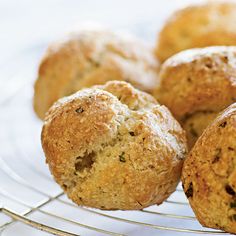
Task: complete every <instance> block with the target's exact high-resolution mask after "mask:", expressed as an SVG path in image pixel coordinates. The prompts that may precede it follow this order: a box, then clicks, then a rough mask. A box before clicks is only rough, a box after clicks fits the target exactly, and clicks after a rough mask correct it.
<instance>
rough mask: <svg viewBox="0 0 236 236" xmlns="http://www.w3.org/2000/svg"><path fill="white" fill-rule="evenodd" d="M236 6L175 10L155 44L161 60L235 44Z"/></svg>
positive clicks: (210, 5) (212, 4)
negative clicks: (188, 52) (184, 52)
mask: <svg viewBox="0 0 236 236" xmlns="http://www.w3.org/2000/svg"><path fill="white" fill-rule="evenodd" d="M234 22H236V4H235V3H232V2H213V1H212V2H208V3H204V4H199V5H193V6H189V7H186V8H184V9H181V10H179V11H176V12H175V13H174V14H173V15H172V16H171V17H170V18H169V20H168V21H167V23H166V24H165V25H164V27H163V29H162V30H161V32H160V34H159V38H158V42H157V48H156V55H157V56H158V58H159V59H160V60H161V61H164V60H166V59H167V58H168V57H170V56H172V55H174V54H176V53H177V52H180V51H182V50H185V49H189V48H198V47H206V46H217V45H228V46H229V45H236V28H235V23H234Z"/></svg>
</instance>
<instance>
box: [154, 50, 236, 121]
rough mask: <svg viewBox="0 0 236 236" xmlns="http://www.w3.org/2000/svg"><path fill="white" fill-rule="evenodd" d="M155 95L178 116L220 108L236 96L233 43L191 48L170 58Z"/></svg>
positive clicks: (235, 56)
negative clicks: (230, 45)
mask: <svg viewBox="0 0 236 236" xmlns="http://www.w3.org/2000/svg"><path fill="white" fill-rule="evenodd" d="M155 96H156V97H157V99H159V101H160V102H161V103H162V104H164V105H166V106H167V107H168V108H169V109H170V110H171V112H172V113H173V114H174V116H175V117H176V118H177V119H178V120H182V119H185V118H186V117H188V116H189V115H191V114H194V113H196V112H215V111H218V112H219V111H221V110H222V109H224V108H226V107H227V106H228V105H230V104H232V103H233V102H234V101H235V99H236V47H224V46H218V47H207V48H202V49H190V50H186V51H183V52H180V53H178V54H176V55H174V56H172V57H171V58H169V59H168V60H167V61H166V62H165V63H164V64H163V65H162V68H161V71H160V86H159V87H158V88H157V89H156V92H155Z"/></svg>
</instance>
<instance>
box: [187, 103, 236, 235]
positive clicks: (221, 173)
mask: <svg viewBox="0 0 236 236" xmlns="http://www.w3.org/2000/svg"><path fill="white" fill-rule="evenodd" d="M235 140H236V103H234V104H232V105H231V106H229V107H228V108H227V109H225V110H224V111H223V112H222V113H221V114H219V115H218V117H217V118H216V119H215V120H214V122H213V123H212V124H211V125H209V126H208V127H207V129H206V130H205V131H204V132H203V134H202V135H201V137H200V138H199V139H198V141H197V142H196V144H195V145H194V147H193V149H192V150H191V152H190V154H189V156H188V157H187V159H186V160H185V163H184V167H183V172H182V181H183V187H184V191H185V194H186V196H187V198H188V200H189V202H190V205H191V207H192V208H193V210H194V212H195V214H196V216H197V218H198V220H199V221H200V222H201V223H202V224H203V225H204V226H207V227H213V228H220V229H223V230H225V231H227V232H232V233H236V224H235V215H236V208H235V206H236V201H235V197H236V168H235V163H236V158H235V157H236V155H235V154H236V143H235Z"/></svg>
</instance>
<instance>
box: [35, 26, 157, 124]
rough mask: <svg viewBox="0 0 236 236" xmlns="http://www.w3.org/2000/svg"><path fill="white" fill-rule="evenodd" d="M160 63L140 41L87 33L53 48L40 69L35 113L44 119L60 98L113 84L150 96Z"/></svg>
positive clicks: (82, 33)
mask: <svg viewBox="0 0 236 236" xmlns="http://www.w3.org/2000/svg"><path fill="white" fill-rule="evenodd" d="M157 72H158V62H157V60H156V59H155V57H154V55H153V53H152V50H151V49H150V48H149V47H147V46H146V45H144V44H143V43H142V42H140V41H138V40H137V39H131V38H128V37H127V38H125V37H123V36H120V35H116V34H114V33H112V32H109V31H93V30H90V31H89V30H87V31H86V30H85V31H81V32H79V33H77V34H73V35H71V36H68V37H67V38H66V39H65V40H63V41H60V42H58V43H54V44H52V45H51V46H50V47H49V49H48V50H47V52H46V55H45V56H44V58H43V59H42V62H41V64H40V66H39V71H38V79H37V81H36V83H35V96H34V109H35V111H36V113H37V115H38V116H39V117H40V118H41V119H43V118H44V116H45V113H46V111H47V110H48V109H49V107H50V106H51V105H52V104H53V103H54V102H55V101H56V100H58V99H59V98H61V97H64V96H68V95H70V94H72V93H74V92H77V91H78V90H79V89H81V88H85V87H91V86H93V85H96V84H104V83H106V82H107V81H110V80H121V81H127V82H130V83H131V84H133V85H134V86H135V87H137V88H139V89H141V90H144V91H147V92H151V91H152V89H153V87H154V86H155V85H156V84H157V83H158V78H157Z"/></svg>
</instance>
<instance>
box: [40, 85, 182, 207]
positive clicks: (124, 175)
mask: <svg viewBox="0 0 236 236" xmlns="http://www.w3.org/2000/svg"><path fill="white" fill-rule="evenodd" d="M42 146H43V149H44V152H45V155H46V160H47V163H48V165H49V167H50V170H51V173H52V174H53V176H54V178H55V180H56V181H57V182H58V183H59V184H60V186H61V187H62V188H63V189H64V191H65V192H66V193H67V194H68V196H69V198H71V199H72V200H73V201H74V202H75V203H77V204H78V205H84V206H89V207H95V208H100V209H122V210H125V209H142V208H144V207H147V206H149V205H152V204H160V203H162V202H163V201H164V200H165V199H166V198H167V197H168V196H169V195H170V194H171V193H172V192H173V191H174V190H175V188H176V186H177V184H178V182H179V178H180V173H181V169H182V164H183V160H184V157H185V154H186V137H185V132H184V131H183V129H182V128H181V127H180V125H179V124H178V122H177V121H176V120H175V119H174V118H173V117H172V115H171V113H170V112H169V110H168V109H167V108H166V107H165V106H161V105H159V104H158V103H157V102H156V100H155V99H154V98H153V97H152V96H151V95H148V94H146V93H144V92H141V91H139V90H137V89H134V88H133V87H132V86H131V85H129V84H128V83H126V82H121V81H110V82H108V83H106V84H105V85H101V86H95V87H92V88H89V89H83V90H80V91H79V92H77V93H75V94H73V95H71V96H69V97H66V98H63V99H60V100H59V101H58V102H57V103H55V104H54V105H53V106H52V107H51V108H50V110H49V112H48V113H47V115H46V119H45V123H44V126H43V130H42Z"/></svg>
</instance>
